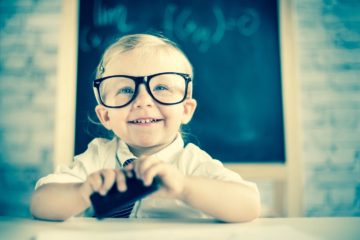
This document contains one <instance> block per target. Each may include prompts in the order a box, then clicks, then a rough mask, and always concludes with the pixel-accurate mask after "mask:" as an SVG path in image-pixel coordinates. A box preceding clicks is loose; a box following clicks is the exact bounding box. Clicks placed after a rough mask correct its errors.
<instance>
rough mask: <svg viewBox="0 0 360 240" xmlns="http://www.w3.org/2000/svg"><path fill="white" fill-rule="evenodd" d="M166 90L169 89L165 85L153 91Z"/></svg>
mask: <svg viewBox="0 0 360 240" xmlns="http://www.w3.org/2000/svg"><path fill="white" fill-rule="evenodd" d="M164 90H169V88H168V87H167V86H165V85H157V86H155V87H154V89H153V91H164Z"/></svg>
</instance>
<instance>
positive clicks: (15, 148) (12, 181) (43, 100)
mask: <svg viewBox="0 0 360 240" xmlns="http://www.w3.org/2000/svg"><path fill="white" fill-rule="evenodd" d="M60 7H61V0H51V1H48V0H41V1H37V0H12V1H7V0H0V111H1V116H0V146H1V147H0V183H1V184H0V193H1V194H0V215H17V216H28V215H29V213H28V203H29V198H30V194H31V192H32V190H33V187H34V183H35V181H36V180H37V179H38V178H39V177H40V176H41V175H44V174H45V173H48V172H49V171H50V170H51V169H52V165H51V159H52V154H53V134H54V130H53V129H54V94H55V89H54V86H55V79H56V65H57V46H58V39H59V38H58V32H59V24H60V10H61V9H60Z"/></svg>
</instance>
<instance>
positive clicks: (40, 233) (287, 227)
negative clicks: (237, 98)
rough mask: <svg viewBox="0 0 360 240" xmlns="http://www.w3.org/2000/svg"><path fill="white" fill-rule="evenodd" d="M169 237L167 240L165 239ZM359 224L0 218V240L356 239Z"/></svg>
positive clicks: (331, 220) (355, 220) (343, 220)
mask: <svg viewBox="0 0 360 240" xmlns="http://www.w3.org/2000/svg"><path fill="white" fill-rule="evenodd" d="M169 234H171V235H169ZM359 236H360V218H358V217H354V218H260V219H256V220H254V221H252V222H248V223H236V224H233V223H232V224H229V223H219V222H216V221H213V220H189V219H184V220H181V219H180V220H179V219H177V220H175V219H105V220H101V221H99V220H96V219H94V218H72V219H69V220H67V221H65V222H48V221H39V220H33V219H25V218H24V219H22V218H10V217H0V239H16V240H17V239H19V240H21V239H24V240H30V239H31V240H33V239H39V240H42V239H52V240H57V239H62V240H68V239H77V240H81V239H87V240H91V239H122V240H123V239H132V240H133V239H144V238H146V239H149V240H150V239H157V240H158V239H197V240H198V239H199V237H200V239H208V240H211V239H244V238H245V239H291V240H297V239H327V240H328V239H339V240H349V239H360V238H359Z"/></svg>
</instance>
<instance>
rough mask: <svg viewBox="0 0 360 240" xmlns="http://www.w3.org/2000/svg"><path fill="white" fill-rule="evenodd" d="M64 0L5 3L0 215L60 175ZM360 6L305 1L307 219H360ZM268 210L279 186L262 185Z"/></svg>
mask: <svg viewBox="0 0 360 240" xmlns="http://www.w3.org/2000/svg"><path fill="white" fill-rule="evenodd" d="M60 5H61V0H53V1H46V0H39V1H37V0H14V1H6V0H0V111H1V116H0V215H16V216H28V215H29V213H28V206H27V204H28V201H29V197H30V193H31V191H32V189H33V187H34V183H35V181H36V179H37V178H39V177H40V176H42V175H45V174H47V173H48V172H50V171H51V170H52V162H51V161H52V156H53V135H54V106H55V98H54V96H55V89H54V88H55V85H56V81H57V70H56V66H57V51H58V39H59V36H58V32H59V27H60V26H59V25H60ZM358 9H360V4H359V1H356V0H353V1H351V0H348V1H335V0H334V1H331V0H322V1H320V0H318V1H315V0H297V1H295V5H294V13H295V15H296V16H295V19H294V20H295V25H294V26H295V30H296V34H297V37H296V47H297V56H298V57H297V63H298V64H297V68H298V72H299V80H300V86H301V88H300V89H299V91H300V93H301V94H300V95H301V106H300V109H301V116H302V117H301V123H302V125H301V133H302V136H303V137H302V139H303V155H302V156H303V157H302V164H303V166H304V170H303V171H304V198H303V203H304V214H305V215H307V216H333V215H341V216H344V215H347V216H348V215H357V216H359V215H360V201H359V198H360V179H359V176H360V137H359V136H360V97H359V96H360V94H359V91H360V21H359V20H360V16H359V15H360V12H359V11H358ZM260 187H261V191H262V192H263V194H262V195H263V196H264V200H263V201H264V204H269V203H271V201H272V199H271V194H270V192H269V189H271V185H270V184H268V183H263V184H261V185H260Z"/></svg>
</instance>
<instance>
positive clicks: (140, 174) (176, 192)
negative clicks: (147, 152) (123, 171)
mask: <svg viewBox="0 0 360 240" xmlns="http://www.w3.org/2000/svg"><path fill="white" fill-rule="evenodd" d="M133 164H134V167H135V173H136V177H137V178H139V179H142V181H143V182H144V185H145V186H150V185H151V183H152V182H153V179H154V177H155V176H158V177H160V179H161V182H162V184H163V188H162V189H163V190H165V192H166V193H167V194H170V195H171V196H172V197H175V198H181V196H182V194H183V191H184V186H185V176H184V175H183V174H182V173H180V172H179V171H178V170H177V169H176V168H175V167H174V166H172V165H169V164H166V163H164V162H162V161H161V160H160V159H158V158H156V157H154V156H150V157H143V158H139V159H138V160H136V161H134V162H133Z"/></svg>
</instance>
